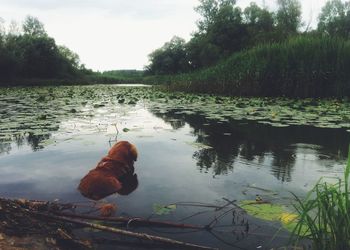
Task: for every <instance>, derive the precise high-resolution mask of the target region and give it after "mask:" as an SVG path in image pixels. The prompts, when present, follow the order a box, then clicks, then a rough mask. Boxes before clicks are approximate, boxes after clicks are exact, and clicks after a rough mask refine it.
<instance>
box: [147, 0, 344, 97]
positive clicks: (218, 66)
mask: <svg viewBox="0 0 350 250" xmlns="http://www.w3.org/2000/svg"><path fill="white" fill-rule="evenodd" d="M235 4H236V1H231V0H224V1H218V0H201V1H200V5H199V6H198V7H197V9H196V10H197V11H198V12H199V14H200V15H201V16H202V19H201V20H200V21H199V22H198V30H197V31H196V32H195V33H194V34H193V36H192V38H191V39H190V41H188V42H187V43H186V42H185V41H184V40H183V39H181V38H179V37H174V38H173V39H172V40H171V41H170V42H168V43H166V44H164V46H163V47H161V48H160V49H157V50H155V51H154V52H153V53H151V54H150V56H149V59H150V64H149V65H148V66H147V68H146V72H147V73H148V74H149V75H152V76H153V77H149V79H148V80H149V81H150V82H154V81H156V82H157V83H160V84H161V83H168V84H170V85H168V87H169V89H171V90H174V89H175V90H182V91H191V92H204V93H216V94H225V95H248V96H289V97H301V98H305V97H343V96H349V95H350V74H349V73H348V70H347V69H348V68H350V60H349V58H350V41H349V38H350V33H349V28H348V27H349V25H350V18H349V17H350V2H343V1H340V0H330V1H328V2H327V3H326V5H325V6H324V7H323V9H322V11H321V14H320V16H319V23H318V27H317V29H315V30H312V29H311V28H310V26H308V27H306V29H305V31H303V32H302V31H301V29H302V27H303V23H302V22H301V4H300V2H299V1H298V0H278V1H277V4H278V9H277V11H276V12H271V11H269V10H268V9H267V8H266V7H263V8H261V7H259V6H258V5H257V4H255V3H251V4H250V6H248V7H247V8H245V9H244V10H241V9H240V8H239V7H237V6H236V5H235Z"/></svg>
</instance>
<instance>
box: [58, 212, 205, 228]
mask: <svg viewBox="0 0 350 250" xmlns="http://www.w3.org/2000/svg"><path fill="white" fill-rule="evenodd" d="M54 214H56V215H58V216H64V217H71V218H79V219H87V220H99V221H107V222H122V223H126V225H127V226H130V225H131V224H133V225H134V224H135V225H136V226H158V227H174V228H183V229H206V227H204V226H199V225H191V224H184V223H174V222H168V221H158V220H148V219H142V218H137V217H136V218H128V217H102V216H92V215H82V214H72V213H62V212H54Z"/></svg>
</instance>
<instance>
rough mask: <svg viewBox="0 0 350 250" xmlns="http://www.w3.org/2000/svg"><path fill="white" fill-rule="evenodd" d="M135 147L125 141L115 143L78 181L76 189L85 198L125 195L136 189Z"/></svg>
mask: <svg viewBox="0 0 350 250" xmlns="http://www.w3.org/2000/svg"><path fill="white" fill-rule="evenodd" d="M137 155H138V153H137V149H136V147H135V146H134V145H133V144H131V143H129V142H127V141H120V142H118V143H116V144H115V145H114V146H113V147H112V148H111V149H110V150H109V152H108V154H107V156H105V157H103V158H102V159H101V161H100V162H99V163H98V164H97V166H96V168H94V169H92V170H91V171H90V172H89V173H88V174H87V175H86V176H85V177H83V178H82V179H81V181H80V184H79V187H78V190H79V191H80V193H81V194H82V195H83V196H85V197H86V198H89V199H92V200H100V199H103V198H105V197H107V196H108V195H111V194H114V193H119V194H121V195H126V194H128V193H130V192H132V191H133V190H134V189H136V187H137V185H138V182H137V176H136V174H134V170H135V168H134V161H136V160H137Z"/></svg>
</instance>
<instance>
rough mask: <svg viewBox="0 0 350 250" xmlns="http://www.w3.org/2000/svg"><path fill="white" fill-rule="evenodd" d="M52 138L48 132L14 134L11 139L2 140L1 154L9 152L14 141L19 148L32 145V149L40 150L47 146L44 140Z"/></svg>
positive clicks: (0, 143)
mask: <svg viewBox="0 0 350 250" xmlns="http://www.w3.org/2000/svg"><path fill="white" fill-rule="evenodd" d="M50 138H51V133H49V132H46V133H45V134H40V135H38V134H34V133H26V134H24V135H18V134H15V135H12V136H11V140H0V155H1V154H9V153H10V151H11V150H12V143H13V144H15V145H16V146H17V147H18V148H21V147H23V146H25V145H28V146H30V148H31V149H32V151H34V152H35V151H38V150H40V149H43V148H44V147H45V145H44V144H42V142H44V141H47V140H49V139H50Z"/></svg>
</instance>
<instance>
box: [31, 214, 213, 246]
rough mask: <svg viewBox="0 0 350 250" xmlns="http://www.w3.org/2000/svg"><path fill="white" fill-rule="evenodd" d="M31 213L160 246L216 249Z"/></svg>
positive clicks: (60, 217) (61, 217)
mask: <svg viewBox="0 0 350 250" xmlns="http://www.w3.org/2000/svg"><path fill="white" fill-rule="evenodd" d="M32 213H33V214H35V215H39V216H44V217H46V218H50V219H53V220H58V221H66V222H69V223H73V224H76V225H80V226H84V227H89V228H94V229H98V230H101V231H105V232H110V233H114V234H118V235H123V236H128V237H132V238H137V239H141V240H148V241H152V242H157V243H162V244H169V245H173V246H177V247H183V248H187V249H203V250H213V249H216V248H212V247H206V246H200V245H195V244H191V243H186V242H182V241H178V240H172V239H169V238H164V237H160V236H154V235H149V234H145V233H134V232H130V231H126V230H122V229H118V228H113V227H108V226H103V225H99V224H94V223H90V222H86V221H81V220H76V219H71V218H67V217H63V216H56V215H50V214H46V213H40V212H32Z"/></svg>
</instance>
